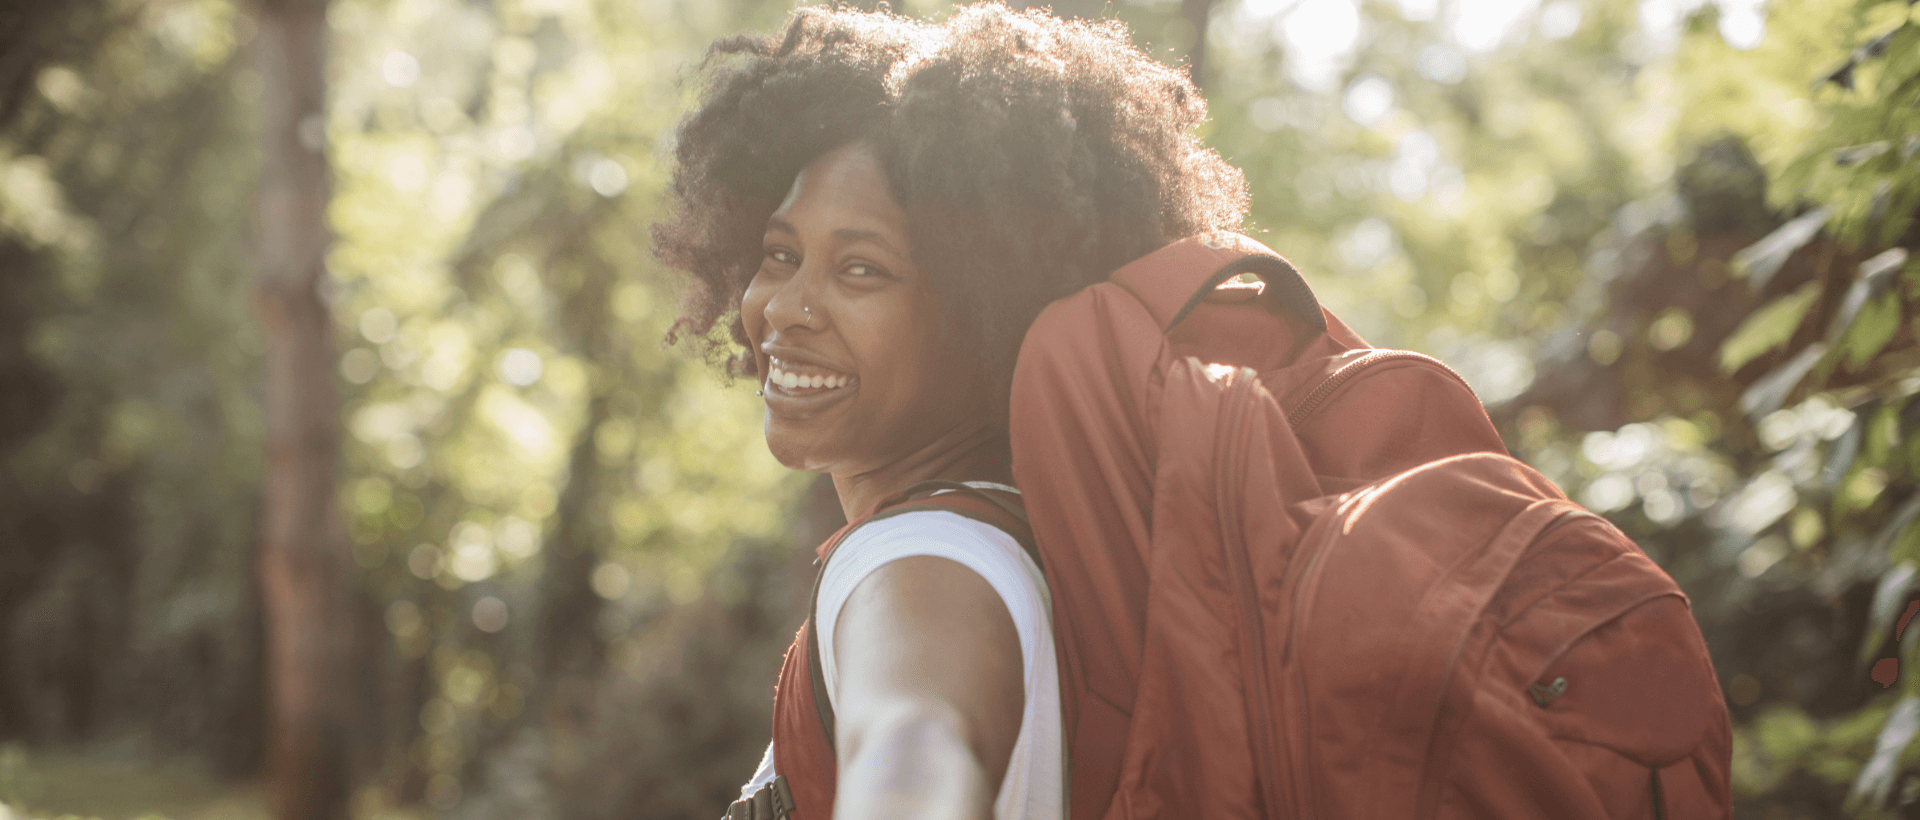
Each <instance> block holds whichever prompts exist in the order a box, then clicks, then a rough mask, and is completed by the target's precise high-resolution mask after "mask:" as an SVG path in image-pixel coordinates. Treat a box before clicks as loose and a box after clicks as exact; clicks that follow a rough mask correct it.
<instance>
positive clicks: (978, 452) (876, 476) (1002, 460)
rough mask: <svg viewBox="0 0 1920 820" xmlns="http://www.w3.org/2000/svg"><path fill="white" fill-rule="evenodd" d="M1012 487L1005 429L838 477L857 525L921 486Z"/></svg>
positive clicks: (845, 507) (843, 501)
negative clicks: (888, 502)
mask: <svg viewBox="0 0 1920 820" xmlns="http://www.w3.org/2000/svg"><path fill="white" fill-rule="evenodd" d="M934 479H941V480H945V481H992V482H997V483H1001V484H1012V483H1013V456H1012V453H1011V451H1010V450H1009V448H1008V441H1007V433H1006V430H1005V429H999V430H988V429H984V428H983V429H978V430H974V431H969V432H966V433H961V434H959V435H958V436H956V437H954V438H952V439H943V440H939V441H935V442H933V443H932V444H930V445H928V446H927V447H926V448H923V449H922V450H921V451H919V452H916V453H914V454H913V455H911V456H909V457H907V458H904V459H901V460H899V461H896V462H894V463H892V464H888V465H886V466H884V467H881V468H879V469H876V470H870V471H867V472H863V473H834V474H833V489H834V491H835V492H837V493H838V494H839V495H840V509H841V511H842V512H844V513H846V516H847V520H848V521H852V520H854V519H856V518H859V517H860V516H863V515H866V514H867V513H870V512H872V511H873V508H874V507H875V506H877V505H879V503H880V502H881V501H884V500H886V498H887V497H888V496H891V495H893V494H894V493H897V492H900V491H901V490H904V489H906V488H908V487H911V486H913V485H915V484H918V483H920V482H922V481H930V480H934Z"/></svg>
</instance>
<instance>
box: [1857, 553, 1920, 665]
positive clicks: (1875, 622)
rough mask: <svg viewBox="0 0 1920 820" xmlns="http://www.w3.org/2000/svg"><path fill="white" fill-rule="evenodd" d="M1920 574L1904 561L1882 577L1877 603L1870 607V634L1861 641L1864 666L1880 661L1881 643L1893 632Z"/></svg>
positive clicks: (1875, 593) (1919, 569)
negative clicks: (1901, 610) (1895, 620)
mask: <svg viewBox="0 0 1920 820" xmlns="http://www.w3.org/2000/svg"><path fill="white" fill-rule="evenodd" d="M1916 575H1920V565H1916V564H1914V563H1913V562H1912V561H1902V562H1900V563H1899V564H1896V565H1895V566H1894V567H1893V569H1890V570H1887V574H1885V575H1882V576H1880V583H1879V585H1877V586H1875V587H1874V590H1873V604H1872V605H1870V606H1869V607H1867V631H1866V634H1865V635H1863V636H1861V639H1860V662H1861V663H1862V664H1870V663H1873V662H1874V661H1875V660H1878V659H1879V656H1880V644H1882V643H1884V642H1885V641H1886V640H1887V632H1888V631H1889V630H1891V629H1893V619H1894V618H1896V617H1898V616H1899V615H1900V606H1901V605H1902V604H1904V603H1906V602H1907V592H1908V591H1910V590H1912V589H1913V581H1914V577H1915V576H1916Z"/></svg>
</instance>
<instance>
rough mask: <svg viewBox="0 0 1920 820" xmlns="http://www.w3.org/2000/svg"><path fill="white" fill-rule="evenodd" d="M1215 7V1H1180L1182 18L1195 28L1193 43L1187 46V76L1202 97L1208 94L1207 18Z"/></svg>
mask: <svg viewBox="0 0 1920 820" xmlns="http://www.w3.org/2000/svg"><path fill="white" fill-rule="evenodd" d="M1213 6H1214V0H1180V16H1181V17H1184V18H1186V21H1187V25H1189V26H1192V27H1193V42H1192V43H1191V44H1189V45H1188V46H1187V76H1188V77H1189V78H1191V79H1192V80H1193V87H1194V88H1197V89H1200V93H1201V95H1202V96H1204V95H1205V94H1206V93H1207V81H1206V76H1207V18H1208V16H1209V15H1211V14H1212V13H1213Z"/></svg>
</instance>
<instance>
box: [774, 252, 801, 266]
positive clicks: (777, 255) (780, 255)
mask: <svg viewBox="0 0 1920 820" xmlns="http://www.w3.org/2000/svg"><path fill="white" fill-rule="evenodd" d="M767 258H768V259H771V260H773V261H775V262H779V263H780V264H782V265H798V264H800V257H797V256H794V255H793V252H792V251H788V250H784V249H781V248H768V249H767Z"/></svg>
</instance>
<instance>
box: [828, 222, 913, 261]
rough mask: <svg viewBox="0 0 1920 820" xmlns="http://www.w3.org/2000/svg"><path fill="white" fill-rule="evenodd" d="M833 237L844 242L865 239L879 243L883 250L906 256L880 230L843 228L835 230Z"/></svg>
mask: <svg viewBox="0 0 1920 820" xmlns="http://www.w3.org/2000/svg"><path fill="white" fill-rule="evenodd" d="M833 238H835V239H838V240H840V241H842V242H859V241H861V240H865V241H867V242H872V243H873V244H875V245H879V246H880V249H881V250H884V251H886V252H888V253H891V254H893V255H894V256H901V257H904V256H906V254H905V253H903V252H901V250H900V249H899V248H896V247H894V246H893V243H891V242H888V241H887V237H886V235H885V234H882V233H880V232H879V231H870V230H862V229H860V228H841V229H839V230H837V231H834V232H833Z"/></svg>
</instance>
